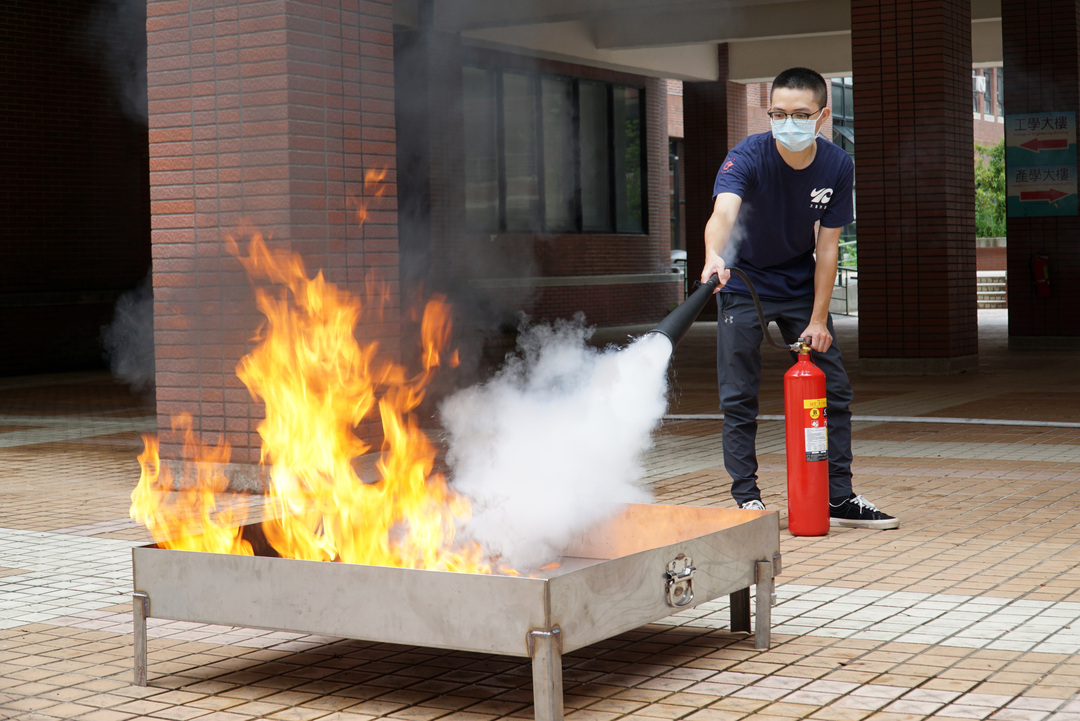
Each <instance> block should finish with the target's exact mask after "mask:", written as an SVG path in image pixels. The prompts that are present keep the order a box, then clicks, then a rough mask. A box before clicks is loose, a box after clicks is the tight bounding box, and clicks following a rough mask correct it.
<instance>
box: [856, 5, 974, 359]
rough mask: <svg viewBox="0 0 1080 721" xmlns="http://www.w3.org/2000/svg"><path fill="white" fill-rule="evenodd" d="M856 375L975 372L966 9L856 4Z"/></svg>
mask: <svg viewBox="0 0 1080 721" xmlns="http://www.w3.org/2000/svg"><path fill="white" fill-rule="evenodd" d="M851 45H852V61H853V65H854V92H855V117H856V119H857V120H856V122H857V124H858V125H857V131H856V133H857V139H858V140H857V149H856V152H855V179H856V193H857V195H856V198H857V203H858V207H857V212H858V240H859V355H860V357H861V366H862V369H863V370H864V372H870V373H873V372H882V373H912V374H945V373H957V372H962V371H974V370H976V369H977V365H978V357H977V353H978V314H977V311H976V298H975V227H974V223H975V221H974V201H973V198H974V190H973V187H974V171H973V160H972V152H973V143H974V140H973V135H972V122H971V3H970V0H944V2H939V3H938V2H936V3H928V2H921V1H920V0H852V3H851Z"/></svg>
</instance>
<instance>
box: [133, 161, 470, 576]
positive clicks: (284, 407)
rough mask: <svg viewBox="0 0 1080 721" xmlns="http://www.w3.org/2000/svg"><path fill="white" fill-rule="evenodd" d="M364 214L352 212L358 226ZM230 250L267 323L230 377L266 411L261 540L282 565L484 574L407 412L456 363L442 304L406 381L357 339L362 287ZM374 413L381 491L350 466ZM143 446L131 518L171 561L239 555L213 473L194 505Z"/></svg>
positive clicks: (214, 456) (366, 313)
mask: <svg viewBox="0 0 1080 721" xmlns="http://www.w3.org/2000/svg"><path fill="white" fill-rule="evenodd" d="M380 179H381V177H380V176H378V174H377V173H376V174H374V175H373V174H371V173H369V176H368V180H367V182H366V183H365V190H371V188H369V187H368V184H369V183H370V184H372V187H375V188H377V189H376V190H372V191H371V192H370V193H369V194H370V195H375V196H378V195H380V194H381V186H376V185H374V184H377V183H378V181H379V180H380ZM366 209H367V206H366V203H361V204H359V205H358V215H363V214H366ZM229 243H230V247H231V248H232V249H233V252H234V254H236V255H237V256H238V257H239V260H240V262H241V263H242V264H243V265H244V267H245V268H246V270H247V272H248V275H249V276H250V277H251V278H252V279H253V280H266V281H269V282H270V283H272V284H273V288H272V289H264V288H258V289H257V290H256V305H257V307H258V309H259V311H260V312H261V313H262V314H263V315H264V316H265V322H264V324H263V327H262V328H261V329H260V332H259V335H258V337H257V340H258V341H259V343H258V345H257V347H256V348H255V349H254V350H253V351H252V352H250V353H249V354H248V355H246V356H244V357H243V358H242V359H241V360H240V363H239V365H238V366H237V376H238V377H239V378H240V379H241V380H242V381H243V382H244V384H245V385H246V386H247V387H248V390H249V391H250V393H251V394H252V396H253V397H254V398H256V399H258V400H261V401H262V403H263V404H264V406H265V409H266V416H265V418H264V420H263V421H262V422H261V423H260V424H259V426H258V431H259V435H260V436H261V438H262V449H261V462H262V463H263V464H264V465H265V466H268V467H269V476H270V483H269V490H268V496H267V497H268V499H269V501H270V503H271V504H272V506H273V517H272V518H270V519H268V520H264V521H263V522H262V529H263V533H264V535H265V536H266V539H267V541H268V542H269V543H270V544H271V545H272V546H273V547H274V548H275V549H276V550H277V551H278V553H280V554H281V555H282V556H285V557H288V558H298V559H305V560H327V561H344V562H348V563H364V564H373V565H389V566H399V567H408V568H432V569H442V570H452V571H467V572H484V573H488V572H490V571H491V568H490V564H489V563H487V562H486V561H485V560H484V557H483V553H482V550H481V549H480V547H479V546H478V545H476V544H461V543H459V542H456V541H455V532H456V531H457V528H458V527H459V525H460V524H462V523H463V522H464V521H466V520H468V518H469V517H470V513H471V512H470V507H469V503H468V501H467V500H466V499H465V498H463V497H461V496H458V495H456V494H455V493H454V492H453V491H452V490H451V489H450V488H449V486H448V485H447V482H446V479H445V477H444V476H443V475H442V474H441V473H438V472H435V471H434V470H433V469H434V465H435V457H436V450H435V447H434V445H433V444H432V443H431V441H430V440H429V439H428V437H427V436H426V435H425V434H424V433H423V431H422V430H421V429H420V427H419V424H418V422H417V419H416V416H415V413H414V411H415V410H416V408H417V407H418V406H419V405H420V403H421V402H422V401H423V399H424V395H425V392H426V388H427V386H428V384H429V382H430V381H431V379H432V376H433V375H434V373H435V372H436V371H437V369H438V368H439V367H441V366H443V365H451V366H453V365H456V363H457V360H456V352H455V353H450V354H449V355H448V354H447V353H446V347H447V346H448V344H449V340H450V334H451V319H450V307H449V305H448V304H447V303H446V301H445V298H442V297H434V298H432V299H431V300H430V301H429V302H428V303H427V305H426V307H425V308H424V312H423V318H422V322H421V336H422V344H423V347H422V354H421V360H422V366H423V369H422V370H421V371H420V372H419V373H418V374H417V375H416V376H413V377H410V376H409V374H408V372H407V371H406V369H405V368H404V367H403V366H401V365H399V364H397V363H395V362H392V361H389V360H386V359H383V358H380V356H379V353H378V351H379V346H378V342H376V341H372V342H368V343H366V344H361V343H359V342H358V341H357V339H356V336H355V334H354V332H355V329H356V327H357V325H358V324H360V323H361V321H365V322H368V321H371V320H373V318H372V315H373V314H377V313H378V311H380V310H381V307H382V304H383V303H384V302H385V300H386V299H387V294H386V292H385V290H383V289H381V288H375V286H374V284H373V283H371V282H369V283H368V284H367V285H368V287H369V293H368V295H369V297H368V298H367V299H366V300H365V301H364V302H361V301H360V300H359V299H358V298H356V297H354V296H352V295H350V294H349V293H348V292H346V291H344V290H343V289H340V288H338V287H336V286H334V285H333V284H331V283H328V282H327V281H326V280H325V279H324V277H323V275H322V273H321V272H320V273H317V274H316V275H315V276H314V277H313V278H309V277H308V275H307V272H306V271H305V269H304V265H303V262H302V261H301V260H300V258H299V257H298V256H297V255H295V254H293V253H290V252H284V251H281V250H271V249H270V248H268V247H267V244H266V242H265V241H264V240H263V238H262V237H261V236H260V235H258V234H255V235H253V236H252V238H251V242H250V248H249V251H248V254H247V255H246V256H240V255H239V252H238V250H236V248H237V244H236V242H235V240H232V239H230V240H229ZM375 319H377V318H375ZM375 408H377V409H378V414H379V417H380V419H381V421H382V428H383V437H384V440H383V443H382V448H381V453H380V455H379V458H378V460H377V462H376V463H375V469H376V471H377V473H378V478H368V479H364V478H361V475H360V473H359V472H358V471H357V469H356V466H357V459H358V458H359V457H360V456H362V455H364V454H365V453H367V452H368V451H369V450H370V444H368V443H367V442H365V441H363V440H362V439H360V438H358V437H357V435H356V432H355V429H356V427H357V426H358V425H359V424H360V422H361V421H362V419H364V418H366V417H367V416H368V415H369V414H370V413H371V412H372V411H373V410H374V409H375ZM188 428H189V429H190V419H189V420H188ZM189 435H190V432H189ZM145 441H146V449H145V452H144V453H143V455H142V456H140V463H141V464H142V467H143V476H142V478H141V479H140V482H139V487H138V488H137V489H136V490H135V492H134V493H133V494H132V510H131V514H132V517H134V518H137V519H138V520H140V521H141V522H143V523H145V524H146V525H147V527H148V528H149V529H150V531H151V532H152V533H153V534H154V537H155V539H159V535H160V536H161V537H162V538H164V537H165V536H168V537H170V538H171V539H172V540H169V541H168V542H169V543H171V544H174V545H170V546H168V547H170V548H184V549H188V550H204V551H217V552H225V553H248V554H250V553H251V547H250V545H248V544H247V543H246V542H244V541H241V540H239V532H238V530H237V526H238V525H239V524H241V523H243V520H244V519H243V518H235V517H224V516H223V515H221V514H218V515H217V516H215V515H214V514H213V513H211V512H210V511H213V510H215V509H216V506H214V498H215V494H217V495H220V494H222V493H223V492H224V491H225V486H226V485H227V481H226V480H225V479H224V476H221V475H220V474H217V475H213V474H212V475H211V476H210V477H209V478H208V479H207V481H206V484H205V485H206V487H205V488H204V489H203V490H200V491H199V492H198V493H199V494H200V495H196V496H194V497H191V496H189V495H188V491H186V490H184V491H177V492H176V493H164V491H165V490H167V489H171V480H170V479H169V478H168V476H167V475H165V476H163V475H162V474H159V471H158V469H159V461H158V458H157V442H156V440H155V439H153V438H152V437H147V438H145ZM197 450H199V451H200V453H199V460H200V461H201V464H200V465H205V464H206V461H208V460H212V462H216V463H218V464H220V463H224V462H226V461H227V460H228V446H226V445H223V444H222V445H219V446H217V447H216V448H210V449H207V448H201V449H197ZM201 481H202V479H201V478H200V482H201ZM166 487H167V488H166ZM163 496H164V497H165V498H166V499H167V502H165V503H162V502H161V500H162V497H163ZM155 504H156V505H155ZM178 511H181V512H182V511H190V512H189V513H188V514H187V515H189V516H190V515H195V516H197V518H196V519H195V521H196V526H198V527H197V528H192V527H191V526H188V525H182V524H178V523H177V522H176V519H175V518H174V515H184V513H177V512H178ZM208 525H210V526H212V527H213V531H212V532H211V531H209V530H207V527H208ZM219 536H220V540H219V539H218V537H219ZM204 539H206V540H204ZM210 539H213V545H212V546H211V545H210V544H209V543H208V541H209V540H210ZM230 539H231V540H230ZM159 540H160V539H159ZM163 544H164V541H163Z"/></svg>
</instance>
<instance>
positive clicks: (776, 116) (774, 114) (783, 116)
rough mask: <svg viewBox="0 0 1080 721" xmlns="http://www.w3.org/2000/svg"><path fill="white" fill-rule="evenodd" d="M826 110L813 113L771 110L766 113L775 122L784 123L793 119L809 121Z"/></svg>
mask: <svg viewBox="0 0 1080 721" xmlns="http://www.w3.org/2000/svg"><path fill="white" fill-rule="evenodd" d="M824 109H825V108H818V109H817V110H815V111H814V112H812V113H784V112H781V111H779V110H770V111H769V112H768V113H766V115H768V116H769V117H770V118H772V119H773V120H776V121H777V122H783V121H784V120H787V119H788V118H793V119H795V120H809V119H810V118H812V117H814V116H815V115H817V114H818V113H820V112H821V111H822V110H824Z"/></svg>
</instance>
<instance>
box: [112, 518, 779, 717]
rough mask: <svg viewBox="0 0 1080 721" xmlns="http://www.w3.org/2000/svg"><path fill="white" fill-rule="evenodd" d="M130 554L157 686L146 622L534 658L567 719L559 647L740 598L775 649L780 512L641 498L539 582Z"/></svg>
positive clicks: (548, 696)
mask: <svg viewBox="0 0 1080 721" xmlns="http://www.w3.org/2000/svg"><path fill="white" fill-rule="evenodd" d="M244 534H245V538H248V539H249V540H251V541H252V545H253V547H254V548H255V549H256V554H260V553H264V554H267V555H255V556H233V555H227V554H217V553H200V552H193V551H171V550H166V549H162V548H159V547H157V546H156V545H153V546H142V547H139V548H134V549H132V563H133V575H134V586H135V592H134V594H133V599H134V616H135V682H136V683H137V684H139V685H146V683H147V668H146V619H147V618H148V617H150V616H153V617H156V618H166V619H172V620H178V621H192V622H197V623H211V624H222V625H230V626H246V627H253V628H265V629H273V630H279V631H292V632H298V633H312V634H318V635H324V636H335V637H339V638H352V639H359V640H365V641H380V642H386V643H395V644H405V645H415V646H429V647H433V648H445V649H453V650H461V651H475V652H481V653H494V654H503V655H508V656H519V657H525V658H531V659H532V667H533V693H534V701H535V714H536V718H537V719H538V720H540V721H555V720H557V719H561V718H562V710H563V709H562V654H563V653H566V652H569V651H573V650H576V649H579V648H582V647H584V646H588V645H590V644H592V643H596V642H597V641H601V640H604V639H607V638H611V637H612V636H616V635H618V634H620V633H623V632H625V631H629V630H631V629H634V628H638V627H640V626H643V625H645V624H647V623H651V622H653V621H657V620H659V619H662V618H666V617H667V616H670V615H672V614H673V613H676V612H677V611H680V610H683V609H687V608H692V607H694V606H696V605H698V604H700V603H703V602H705V601H710V600H713V599H716V598H718V597H720V596H722V595H724V594H728V595H730V596H731V627H732V630H733V631H750V586H752V585H755V584H756V585H757V600H756V604H755V610H756V624H755V629H754V631H755V646H756V647H757V648H768V646H769V640H770V639H769V633H770V625H771V612H770V611H771V604H772V600H773V597H774V580H773V579H774V576H775V575H776V574H778V573H779V571H780V552H779V550H780V524H779V515H778V514H777V513H776V512H775V511H748V510H742V509H725V508H695V507H690V506H661V505H631V506H628V507H627V508H626V509H625V511H624V512H623V513H622V514H621V515H620V516H618V517H616V518H615V519H613V520H612V521H610V522H607V523H604V524H601V525H599V526H596V527H595V528H593V529H591V530H590V531H589V532H587V533H586V534H584V535H583V537H581V538H580V539H578V541H577V542H576V543H574V544H573V545H572V547H571V548H570V549H569V550H568V551H567V553H566V554H565V555H564V556H563V557H562V558H561V559H559V561H560V565H559V567H558V568H556V569H554V570H551V571H545V572H541V573H539V574H538V575H536V576H533V577H524V576H507V575H498V574H492V575H486V574H471V573H454V572H448V571H427V570H416V569H406V568H391V567H385V566H364V565H358V564H348V563H330V562H320V561H299V560H295V559H289V558H280V557H277V556H275V555H272V554H273V551H272V550H269V549H268V547H267V545H266V543H265V541H264V540H262V538H261V532H260V530H259V526H258V524H253V525H251V526H246V527H245V528H244Z"/></svg>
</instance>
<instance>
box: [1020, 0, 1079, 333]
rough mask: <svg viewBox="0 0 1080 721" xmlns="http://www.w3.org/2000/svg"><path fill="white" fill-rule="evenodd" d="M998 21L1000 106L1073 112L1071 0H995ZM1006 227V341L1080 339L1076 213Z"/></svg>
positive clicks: (1075, 54)
mask: <svg viewBox="0 0 1080 721" xmlns="http://www.w3.org/2000/svg"><path fill="white" fill-rule="evenodd" d="M1001 25H1002V43H1003V48H1002V49H1003V51H1004V60H1005V112H1006V113H1010V114H1011V113H1034V112H1045V111H1071V112H1074V113H1077V116H1078V117H1080V107H1078V106H1080V69H1078V66H1080V12H1078V10H1077V4H1076V2H1065V1H1064V0H1046V2H1040V3H1031V2H1018V1H1017V0H1002V3H1001ZM1047 48H1053V52H1052V53H1048V52H1047V51H1046V49H1047ZM1006 132H1008V131H1006ZM1008 228H1009V230H1008V249H1007V253H1008V273H1009V288H1008V290H1009V344H1010V345H1016V346H1021V347H1062V346H1066V347H1072V348H1075V347H1078V346H1080V338H1078V337H1080V313H1077V310H1076V309H1077V307H1078V305H1080V244H1078V243H1077V242H1076V239H1077V237H1078V236H1080V218H1078V217H1077V216H1075V215H1073V216H1050V217H1045V218H1038V217H1025V218H1009V219H1008ZM1034 255H1045V256H1047V257H1048V258H1049V259H1050V283H1051V286H1050V289H1051V290H1050V296H1049V297H1048V298H1039V297H1038V296H1036V295H1035V285H1034V283H1033V281H1032V274H1031V266H1030V264H1031V258H1032V256H1034Z"/></svg>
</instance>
